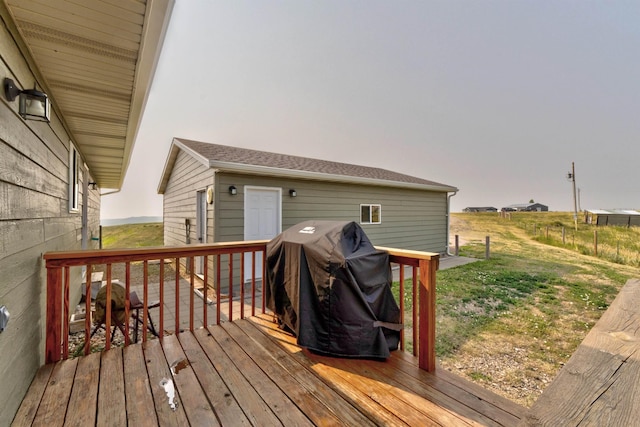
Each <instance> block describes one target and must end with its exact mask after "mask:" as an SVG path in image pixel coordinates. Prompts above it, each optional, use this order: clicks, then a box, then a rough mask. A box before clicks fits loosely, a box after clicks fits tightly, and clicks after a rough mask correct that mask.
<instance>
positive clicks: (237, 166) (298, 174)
mask: <svg viewBox="0 0 640 427" xmlns="http://www.w3.org/2000/svg"><path fill="white" fill-rule="evenodd" d="M209 166H210V167H212V168H216V169H218V170H219V171H222V172H237V173H245V174H251V175H266V176H274V177H285V178H294V179H307V180H313V181H330V182H342V183H348V184H363V185H378V186H383V187H394V188H409V189H414V190H429V191H438V192H452V191H458V189H457V188H456V187H451V186H448V185H429V184H417V183H413V182H400V181H389V180H386V179H374V178H361V177H357V176H345V175H332V174H326V173H321V172H309V171H300V170H293V169H282V168H274V167H269V166H256V165H243V164H241V163H230V162H221V161H217V160H211V161H210V162H209Z"/></svg>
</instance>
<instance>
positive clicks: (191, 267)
mask: <svg viewBox="0 0 640 427" xmlns="http://www.w3.org/2000/svg"><path fill="white" fill-rule="evenodd" d="M194 266H195V258H194V257H190V258H189V330H190V331H193V312H194V310H193V308H194V305H195V295H194V294H195V290H196V289H195V277H196V273H195V268H194Z"/></svg>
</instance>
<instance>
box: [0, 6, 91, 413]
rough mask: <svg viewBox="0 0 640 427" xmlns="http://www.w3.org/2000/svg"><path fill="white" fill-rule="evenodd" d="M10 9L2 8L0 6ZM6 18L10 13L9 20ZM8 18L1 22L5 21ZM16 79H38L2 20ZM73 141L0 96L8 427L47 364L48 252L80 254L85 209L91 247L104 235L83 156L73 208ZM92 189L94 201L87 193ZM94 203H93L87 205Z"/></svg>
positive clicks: (54, 120)
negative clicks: (75, 207) (29, 118)
mask: <svg viewBox="0 0 640 427" xmlns="http://www.w3.org/2000/svg"><path fill="white" fill-rule="evenodd" d="M1 7H3V6H0V8H1ZM2 16H4V15H2ZM0 18H1V17H0ZM5 77H9V78H11V79H13V80H14V82H16V84H18V85H21V86H23V87H33V82H34V81H35V80H36V77H35V76H34V75H33V74H32V71H31V69H30V68H29V66H28V65H27V61H26V59H25V57H24V56H23V55H22V53H21V51H20V49H19V48H18V46H17V45H16V43H15V41H14V39H13V38H12V37H11V35H10V34H9V32H8V29H7V26H6V23H5V21H4V20H3V19H0V81H3V80H4V78H5ZM69 147H70V138H69V135H68V134H67V133H66V131H65V129H64V127H63V125H62V123H61V121H60V119H59V117H58V116H57V115H56V111H55V110H52V113H51V123H45V122H37V121H25V120H23V119H22V118H21V117H20V116H19V115H18V100H17V99H16V100H15V101H14V102H9V101H7V100H6V98H5V96H4V90H2V93H1V94H0V272H2V274H0V306H2V305H4V306H6V307H7V310H8V311H9V312H10V314H11V317H10V320H9V324H8V325H7V328H6V329H5V330H4V331H3V332H2V333H0V378H2V384H4V385H3V386H2V387H0V402H2V404H0V424H4V423H5V422H10V421H11V420H12V419H13V417H14V415H15V412H16V411H17V409H18V407H19V405H20V402H21V400H22V398H23V396H24V394H25V393H26V391H27V389H28V387H29V384H30V383H31V380H32V379H33V376H34V375H35V373H36V371H37V369H38V368H39V367H40V366H41V364H42V363H43V362H44V340H45V329H44V327H45V324H44V323H45V312H46V280H45V279H46V272H45V268H44V264H43V261H42V254H43V253H45V252H48V251H60V250H80V249H82V246H83V238H82V236H83V226H82V210H83V207H85V203H86V208H87V215H88V218H87V221H86V227H85V230H86V235H85V241H84V242H85V245H86V247H88V248H92V247H93V248H97V246H98V242H96V241H93V240H91V238H90V237H92V236H98V235H99V223H100V217H99V212H100V195H99V190H87V189H86V184H85V183H88V182H89V181H92V179H91V176H90V175H89V172H88V171H86V170H83V166H82V165H83V164H84V162H82V161H81V159H80V165H81V168H80V171H79V195H78V210H77V211H75V212H70V211H69V189H68V188H69V150H70V148H69ZM85 191H88V193H86V197H83V196H84V193H83V192H85ZM85 201H86V202H85ZM71 273H72V276H71V280H70V283H71V290H70V303H71V307H72V309H73V307H75V304H76V303H77V302H78V300H79V298H80V293H81V288H80V283H81V281H82V271H81V270H80V269H75V270H72V272H71Z"/></svg>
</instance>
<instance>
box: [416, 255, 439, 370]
mask: <svg viewBox="0 0 640 427" xmlns="http://www.w3.org/2000/svg"><path fill="white" fill-rule="evenodd" d="M438 259H439V257H438V255H434V256H432V257H431V259H421V260H420V279H419V280H420V291H419V297H418V298H419V307H420V316H419V319H418V322H419V331H418V333H419V337H418V340H419V344H418V364H419V366H420V368H421V369H424V370H426V371H428V372H435V370H436V271H437V270H438Z"/></svg>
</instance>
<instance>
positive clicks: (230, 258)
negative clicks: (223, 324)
mask: <svg viewBox="0 0 640 427" xmlns="http://www.w3.org/2000/svg"><path fill="white" fill-rule="evenodd" d="M228 256H229V322H232V321H233V254H229V255H228Z"/></svg>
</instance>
